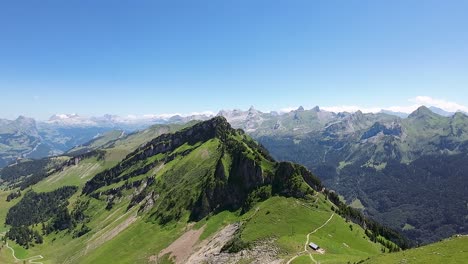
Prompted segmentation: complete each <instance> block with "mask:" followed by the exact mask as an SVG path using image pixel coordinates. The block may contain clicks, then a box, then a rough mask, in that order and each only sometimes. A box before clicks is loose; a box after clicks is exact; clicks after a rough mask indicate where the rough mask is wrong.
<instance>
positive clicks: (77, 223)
mask: <svg viewBox="0 0 468 264" xmlns="http://www.w3.org/2000/svg"><path fill="white" fill-rule="evenodd" d="M77 190H78V187H75V186H65V187H61V188H59V189H57V190H55V191H52V192H47V193H35V192H33V191H29V192H27V193H26V194H25V195H24V197H23V199H22V200H21V201H20V202H19V203H18V204H16V205H15V206H13V207H12V208H10V210H9V211H8V214H7V217H6V221H5V223H6V224H8V225H11V226H12V227H11V229H10V230H9V231H8V233H7V234H6V237H7V238H8V239H11V240H14V241H16V242H17V243H18V244H19V245H21V246H23V247H25V248H27V247H29V246H31V245H32V244H33V243H42V236H41V234H40V233H39V232H38V231H37V228H36V226H37V225H38V224H40V225H41V231H42V235H47V234H50V233H52V232H57V231H62V230H68V231H69V232H73V237H80V236H82V235H84V234H86V233H87V232H89V231H90V230H91V229H90V228H89V227H88V226H87V225H86V223H87V222H88V221H89V217H88V216H86V214H85V211H86V209H87V208H88V206H89V200H78V201H77V202H76V204H75V206H74V208H73V210H72V211H71V212H69V211H68V209H67V205H68V198H70V196H72V195H73V194H74V193H75V192H76V191H77Z"/></svg>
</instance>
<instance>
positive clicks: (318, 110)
mask: <svg viewBox="0 0 468 264" xmlns="http://www.w3.org/2000/svg"><path fill="white" fill-rule="evenodd" d="M311 110H312V111H314V112H320V107H319V106H318V105H317V106H315V107H314V108H312V109H311Z"/></svg>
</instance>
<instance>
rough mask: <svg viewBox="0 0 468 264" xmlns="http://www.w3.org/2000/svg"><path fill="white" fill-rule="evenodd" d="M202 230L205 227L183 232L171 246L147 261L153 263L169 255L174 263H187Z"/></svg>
mask: <svg viewBox="0 0 468 264" xmlns="http://www.w3.org/2000/svg"><path fill="white" fill-rule="evenodd" d="M203 230H205V226H203V227H202V228H200V229H198V230H194V229H191V230H189V231H187V232H185V233H184V234H183V235H182V236H180V237H179V238H178V239H177V240H176V241H174V242H172V244H171V245H169V246H168V247H167V248H165V249H163V250H162V251H161V252H159V254H158V256H157V257H156V256H151V257H150V258H149V261H150V262H155V261H157V259H158V258H161V257H162V256H164V255H166V254H170V255H169V256H170V258H171V259H173V260H174V261H175V263H187V259H188V258H189V257H190V254H191V253H192V250H193V247H194V246H195V244H196V243H197V242H198V239H199V238H200V236H201V234H202V233H203Z"/></svg>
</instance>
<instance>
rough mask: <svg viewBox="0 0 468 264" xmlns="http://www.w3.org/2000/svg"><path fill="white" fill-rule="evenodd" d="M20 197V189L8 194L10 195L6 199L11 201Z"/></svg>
mask: <svg viewBox="0 0 468 264" xmlns="http://www.w3.org/2000/svg"><path fill="white" fill-rule="evenodd" d="M18 197H21V191H20V190H18V191H16V192H12V193H10V194H8V196H7V198H6V201H7V202H9V201H11V200H13V199H16V198H18Z"/></svg>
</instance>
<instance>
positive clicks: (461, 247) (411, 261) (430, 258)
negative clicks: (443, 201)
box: [364, 236, 468, 264]
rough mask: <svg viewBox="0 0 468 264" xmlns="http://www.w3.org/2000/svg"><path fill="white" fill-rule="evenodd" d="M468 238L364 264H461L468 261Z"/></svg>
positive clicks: (388, 256) (460, 238) (456, 237)
mask: <svg viewBox="0 0 468 264" xmlns="http://www.w3.org/2000/svg"><path fill="white" fill-rule="evenodd" d="M467 246H468V237H467V236H455V237H452V238H449V239H446V240H443V241H441V242H437V243H433V244H430V245H427V246H423V247H419V248H414V249H411V250H406V251H403V252H397V253H391V254H384V255H380V256H376V257H371V258H370V259H368V260H366V261H364V263H366V264H367V263H369V264H370V263H382V264H386V263H388V264H391V263H408V264H419V263H421V264H425V263H447V264H459V263H460V264H461V263H466V260H467V259H468V247H467Z"/></svg>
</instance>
